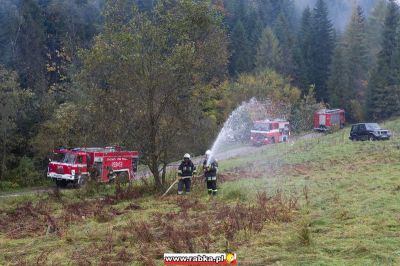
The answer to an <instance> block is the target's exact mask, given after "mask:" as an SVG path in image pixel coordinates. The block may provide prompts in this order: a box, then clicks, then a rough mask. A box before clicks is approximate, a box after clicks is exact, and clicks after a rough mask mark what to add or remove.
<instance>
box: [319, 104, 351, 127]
mask: <svg viewBox="0 0 400 266" xmlns="http://www.w3.org/2000/svg"><path fill="white" fill-rule="evenodd" d="M345 123H346V117H345V112H344V110H343V109H331V110H329V109H323V110H320V111H318V112H315V114H314V130H317V131H327V130H329V129H330V128H332V127H334V126H337V127H338V128H344V125H345Z"/></svg>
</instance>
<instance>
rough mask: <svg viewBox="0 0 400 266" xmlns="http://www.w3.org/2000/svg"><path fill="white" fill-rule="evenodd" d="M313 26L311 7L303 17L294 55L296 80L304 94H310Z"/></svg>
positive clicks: (304, 12)
mask: <svg viewBox="0 0 400 266" xmlns="http://www.w3.org/2000/svg"><path fill="white" fill-rule="evenodd" d="M311 25H312V17H311V10H310V8H309V7H306V8H305V9H304V11H303V14H302V17H301V22H300V29H299V32H298V35H297V41H296V46H295V47H296V50H295V54H294V64H295V80H296V83H297V84H298V86H299V87H300V88H301V89H302V91H303V94H306V93H307V92H308V88H309V85H310V84H311V64H312V61H311V60H312V57H311V55H312V54H311V44H312V42H313V40H312V27H311Z"/></svg>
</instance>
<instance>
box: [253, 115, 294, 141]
mask: <svg viewBox="0 0 400 266" xmlns="http://www.w3.org/2000/svg"><path fill="white" fill-rule="evenodd" d="M289 136H290V124H289V122H288V121H286V120H282V119H276V120H273V121H270V120H268V119H267V120H262V121H255V122H254V126H253V129H252V130H251V137H250V140H251V143H252V144H253V145H263V144H270V143H279V142H285V141H287V140H288V139H289Z"/></svg>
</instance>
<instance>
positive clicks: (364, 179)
mask: <svg viewBox="0 0 400 266" xmlns="http://www.w3.org/2000/svg"><path fill="white" fill-rule="evenodd" d="M382 126H384V127H386V128H389V129H390V130H392V131H393V132H394V133H395V136H394V138H393V139H392V140H390V141H386V142H351V141H349V140H348V133H349V129H345V130H343V131H340V132H337V133H334V134H330V135H326V136H323V137H320V138H316V139H307V140H297V141H295V142H294V143H288V144H279V145H274V146H267V147H262V148H260V150H259V151H258V152H256V153H252V154H249V155H243V156H241V157H240V158H235V159H232V160H228V161H222V162H220V169H221V172H222V173H224V174H228V173H229V174H228V175H232V176H233V175H235V176H236V178H232V180H231V181H227V182H224V183H222V184H221V183H220V184H219V195H218V196H217V198H216V199H215V200H214V201H210V200H209V199H208V196H207V195H206V189H205V184H204V183H203V182H201V181H199V182H197V184H195V189H194V192H193V194H191V196H190V197H187V198H188V199H194V200H197V202H198V203H196V204H197V205H195V206H194V207H193V208H189V209H188V210H189V212H188V215H189V216H188V217H189V218H186V220H184V219H183V220H181V219H182V217H180V216H179V215H180V214H179V213H180V211H182V210H183V209H182V208H183V207H182V206H181V207H179V206H180V205H179V204H181V203H179V198H177V197H176V196H173V195H170V196H168V197H166V198H165V199H162V200H161V199H159V198H158V196H157V197H155V196H151V195H149V194H148V193H145V195H144V196H143V197H141V198H138V199H135V200H123V201H119V202H117V203H116V204H114V205H111V207H112V208H114V209H115V210H125V209H126V207H127V206H129V205H130V204H131V203H132V202H134V203H135V204H138V205H140V207H141V209H140V210H130V211H127V212H125V213H123V214H122V215H116V216H112V217H109V219H108V218H107V217H105V218H104V217H103V216H100V218H101V219H99V217H98V216H88V217H87V218H84V219H81V220H80V221H79V222H75V223H71V224H66V225H65V226H64V227H63V228H64V229H63V232H62V234H61V235H56V234H45V233H43V234H40V235H39V236H36V237H26V238H21V239H10V238H9V237H7V235H6V232H4V231H2V230H0V264H2V265H3V264H8V263H11V264H13V263H14V264H16V263H22V262H26V263H27V264H34V263H37V262H38V261H39V262H43V263H41V264H61V265H71V264H77V263H78V262H79V263H83V264H84V260H85V258H87V259H88V260H89V262H91V263H92V264H100V263H102V262H104V260H107V259H110V258H107V257H104V254H108V255H110V256H114V257H112V258H111V261H118V259H117V257H118V256H121V255H118V254H122V253H121V252H122V251H124V252H125V251H127V252H128V253H129V256H131V258H133V259H132V260H131V261H129V262H119V263H120V264H127V265H149V264H150V263H156V265H162V252H165V251H172V250H171V248H170V246H169V245H168V244H167V243H166V242H165V241H166V237H165V236H162V234H160V232H159V230H160V228H157V227H156V226H157V223H156V222H154V219H155V217H156V216H157V215H158V213H159V214H169V213H170V214H174V215H175V216H174V217H175V218H171V220H170V223H171V225H172V226H173V227H174V228H180V227H181V226H182V225H183V224H185V223H187V222H190V223H193V225H191V226H193V228H196V226H197V223H198V222H199V221H201V220H204V219H207V215H211V212H212V210H213V209H215V208H219V207H221V206H220V205H219V204H222V203H224V204H226V205H227V206H232V207H233V206H236V204H237V203H240V204H245V205H252V204H254V203H255V202H256V200H257V194H258V193H261V192H266V193H267V194H268V195H271V196H272V195H274V194H276V193H281V194H282V196H283V197H285V198H287V199H288V198H290V197H296V198H297V200H298V204H297V206H298V209H297V210H296V211H295V212H294V213H293V215H292V216H293V219H292V220H290V221H287V222H282V221H275V222H274V221H266V222H265V224H264V227H263V228H262V230H261V231H259V232H255V231H251V230H247V229H246V230H241V231H239V232H235V237H234V240H233V241H230V243H229V247H230V248H232V249H233V250H234V251H235V252H237V254H238V259H239V263H241V264H240V265H270V264H275V265H399V264H400V175H399V173H400V164H399V163H398V158H400V138H398V137H397V134H398V133H397V132H399V133H400V120H393V121H388V122H387V123H386V124H383V125H382ZM82 193H83V192H80V191H74V190H67V191H63V192H62V199H61V200H60V201H57V200H54V199H52V198H51V196H49V195H47V194H44V195H41V196H37V195H26V196H23V197H18V198H7V199H0V209H1V210H3V211H10V210H12V209H15V208H17V207H18V206H21V204H24V203H26V202H34V203H35V202H36V203H37V202H50V204H49V208H50V209H51V210H52V214H53V215H54V217H59V216H60V215H61V214H62V213H63V211H62V210H63V206H65V204H69V203H72V202H80V201H82V199H84V198H85V197H87V198H88V200H89V201H93V200H95V199H96V198H99V197H105V196H107V195H112V194H113V193H114V190H113V188H112V187H107V186H106V187H105V188H100V189H99V191H96V193H94V194H93V195H89V196H87V195H85V194H84V193H83V194H82ZM203 205H204V206H203ZM107 208H108V207H107ZM178 214H179V215H178ZM197 214H198V216H199V217H198V218H196V217H197V216H196V215H197ZM176 215H178V216H176ZM2 217H3V218H4V215H3V216H1V215H0V229H1V219H2ZM184 217H185V216H184ZM190 217H191V218H190ZM191 219H192V220H191ZM195 219H200V220H199V221H197V220H195ZM61 222H62V221H61V220H60V223H61ZM132 222H133V223H138V222H144V223H146V224H147V225H149V226H150V227H151V226H152V227H151V230H152V231H151V233H152V234H153V235H154V236H156V241H152V242H150V243H147V244H143V243H141V242H140V241H139V239H138V236H135V233H134V232H133V233H132V232H130V231H129V228H130V227H129V224H131V223H132ZM182 223H183V224H182ZM189 228H190V227H189ZM43 230H44V232H45V228H44V229H43ZM196 230H197V229H196ZM144 246H146V248H143V247H144ZM177 248H178V249H179V247H177ZM210 248H211V250H209V252H221V251H224V250H225V249H226V248H227V241H226V239H225V237H224V235H223V234H221V235H217V236H215V237H214V239H213V240H212V244H211V246H210ZM181 251H185V250H181ZM196 251H199V252H204V251H205V250H204V249H203V248H202V246H201V245H199V243H197V242H196ZM46 252H48V253H46ZM95 252H97V253H96V254H98V253H99V252H100V254H101V256H100V255H99V256H93V253H95ZM146 259H151V260H149V261H147V260H146Z"/></svg>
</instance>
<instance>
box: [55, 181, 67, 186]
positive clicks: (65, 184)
mask: <svg viewBox="0 0 400 266" xmlns="http://www.w3.org/2000/svg"><path fill="white" fill-rule="evenodd" d="M67 185H68V181H67V180H56V186H57V187H59V188H65V187H67Z"/></svg>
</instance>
